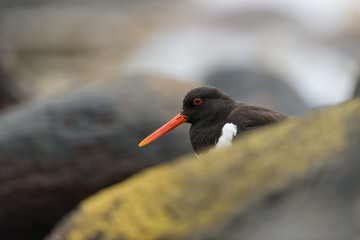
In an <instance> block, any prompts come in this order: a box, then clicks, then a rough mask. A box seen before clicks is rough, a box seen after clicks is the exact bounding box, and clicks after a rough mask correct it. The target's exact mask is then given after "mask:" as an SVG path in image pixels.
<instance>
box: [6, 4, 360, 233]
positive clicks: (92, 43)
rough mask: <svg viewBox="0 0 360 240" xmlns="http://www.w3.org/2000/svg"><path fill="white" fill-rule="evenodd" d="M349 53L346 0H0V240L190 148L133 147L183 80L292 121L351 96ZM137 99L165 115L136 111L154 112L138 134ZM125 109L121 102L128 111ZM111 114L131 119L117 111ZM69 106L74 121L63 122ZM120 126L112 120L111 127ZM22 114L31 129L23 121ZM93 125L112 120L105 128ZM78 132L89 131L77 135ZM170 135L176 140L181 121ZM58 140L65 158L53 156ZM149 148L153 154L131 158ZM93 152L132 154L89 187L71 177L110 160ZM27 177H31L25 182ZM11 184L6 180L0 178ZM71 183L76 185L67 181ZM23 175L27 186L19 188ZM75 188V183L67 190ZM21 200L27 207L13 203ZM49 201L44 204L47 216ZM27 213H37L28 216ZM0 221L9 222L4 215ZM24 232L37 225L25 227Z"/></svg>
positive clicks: (354, 68) (43, 225) (41, 228)
mask: <svg viewBox="0 0 360 240" xmlns="http://www.w3.org/2000/svg"><path fill="white" fill-rule="evenodd" d="M359 61H360V2H359V1H358V0H331V1H329V0H317V1H310V0H301V1H300V0H289V1H282V0H181V1H178V0H173V1H165V0H136V1H130V0H118V1H116V0H102V1H96V0H72V1H70V0H62V1H58V0H51V1H49V0H47V1H45V0H0V109H1V112H0V181H1V182H0V203H2V205H0V206H4V207H2V209H1V210H0V238H1V239H14V236H16V237H17V239H22V238H23V237H24V236H22V235H16V234H15V232H17V231H18V230H19V229H23V230H24V229H28V232H27V238H26V239H39V238H41V236H44V234H46V233H47V232H49V231H50V229H51V227H52V226H53V224H54V223H56V222H57V221H59V219H61V217H62V216H63V215H64V214H66V213H67V212H68V211H69V210H70V209H71V208H73V207H74V206H76V204H77V203H78V202H79V201H80V200H82V199H83V198H85V197H86V196H88V195H90V194H92V193H94V192H96V191H98V190H99V189H102V188H103V187H106V186H109V185H111V184H113V183H116V182H119V181H121V180H122V179H125V178H126V177H128V176H130V175H131V174H133V173H134V172H136V171H138V170H139V169H142V168H144V167H147V166H149V165H153V164H156V163H158V162H159V161H167V160H171V158H173V157H176V156H179V155H182V154H184V153H188V152H191V149H190V146H189V145H185V146H181V148H180V147H177V146H173V147H174V149H175V150H176V151H173V155H171V154H168V153H167V154H166V153H164V152H161V147H160V146H161V144H165V143H167V140H166V138H165V140H164V141H163V142H160V143H159V145H156V144H155V145H154V148H155V150H142V151H144V152H140V153H138V151H139V150H137V149H136V144H137V142H138V141H140V140H141V139H142V138H143V137H145V136H146V135H147V134H148V133H149V132H151V131H152V130H154V129H156V128H157V127H158V126H160V125H161V123H162V122H164V121H166V120H167V119H170V117H172V116H173V114H174V113H177V112H178V111H179V109H180V107H181V99H182V97H183V96H184V95H185V93H186V91H187V90H188V89H191V88H192V87H193V86H196V85H211V86H216V87H218V88H220V89H222V90H223V91H224V92H226V93H228V94H230V95H231V96H232V97H233V98H235V99H237V100H241V101H245V102H249V103H251V104H255V105H262V106H267V107H270V108H273V109H275V110H278V111H281V112H284V113H286V114H289V115H292V116H301V115H303V114H306V113H307V112H308V111H309V110H311V109H313V108H318V107H322V106H327V105H332V104H336V103H339V102H342V101H346V100H348V99H351V98H352V97H353V96H354V94H355V92H358V93H359V92H360V90H356V86H357V79H358V76H359V73H360V65H359ZM134 75H136V76H139V75H141V77H140V78H141V79H142V80H141V81H140V83H139V82H138V83H136V82H137V81H138V77H135V78H133V77H128V76H134ZM150 78H151V79H153V80H152V81H150V80H149V81H148V79H150ZM124 79H125V80H124ZM134 79H135V80H134ZM154 79H155V80H154ZM118 82H123V83H118ZM125 82H126V83H125ZM116 84H119V85H116ZM134 84H135V85H134ZM165 85H166V86H165ZM114 86H116V87H114ZM164 86H165V87H164ZM179 86H181V87H179ZM172 88H173V89H172ZM358 88H360V86H359V85H358ZM84 89H86V91H85V90H84ZM114 89H115V90H116V91H118V92H119V94H118V96H116V95H117V92H116V91H115V90H114ZM124 89H125V90H124ZM139 89H141V91H140V92H141V93H142V94H145V95H146V94H153V95H154V96H155V95H156V96H158V97H159V98H160V99H155V100H154V101H150V102H147V101H146V99H145V100H144V101H143V102H140V103H138V102H137V101H138V99H137V98H134V99H133V98H131V97H132V96H135V97H139V98H140V96H139V91H138V90H139ZM147 89H152V90H149V92H147ZM157 89H161V91H160V90H157ZM180 90H181V91H180ZM84 91H85V92H84ZM166 92H168V93H174V94H175V93H177V94H178V96H176V99H174V100H176V101H174V102H171V105H164V106H163V105H161V104H167V103H166V102H167V101H169V100H168V99H169V98H170V97H172V96H174V94H170V95H169V94H166ZM161 94H163V95H161ZM97 97H99V98H97ZM162 97H163V98H162ZM107 98H109V99H110V100H109V99H107ZM99 99H100V100H99ZM105 100H106V101H105ZM101 101H104V104H105V105H106V104H108V105H106V106H111V108H109V109H110V110H109V111H107V112H105V113H104V112H103V111H105V110H104V109H107V107H104V105H101V104H99V102H101ZM59 102H61V104H60V105H58V104H59ZM79 102H81V104H80V103H79ZM162 102H165V103H162ZM74 103H76V104H74ZM125 103H126V104H125ZM149 103H152V104H154V103H155V104H159V106H161V108H162V109H166V111H165V110H163V112H164V113H163V116H162V115H161V118H160V119H158V120H156V116H159V115H160V112H161V111H162V110H161V108H160V109H155V110H152V111H150V110H149V112H148V114H149V115H150V114H154V116H153V118H152V122H151V123H150V124H149V125H147V126H146V128H145V127H144V126H143V123H144V122H139V123H138V125H136V124H135V123H134V121H136V120H138V118H137V117H136V116H138V115H141V114H142V113H143V112H144V111H146V109H147V108H149V107H150V108H154V106H147V105H145V104H149ZM49 104H50V105H49ZM51 104H52V105H51ZM77 104H78V105H77ZM118 104H120V105H121V104H125V105H121V106H122V107H121V108H120V107H117V105H118ZM137 104H138V105H137ZM169 104H170V103H169ZM89 106H90V107H89ZM128 106H133V107H132V109H130V110H129V109H127V107H128ZM68 108H71V111H70V110H69V111H67V110H66V109H68ZM74 108H75V109H74ZM89 108H91V109H89ZM114 108H116V109H118V110H113V109H114ZM64 109H65V110H64ZM124 109H126V111H134V112H136V111H138V113H137V114H138V115H136V113H128V112H127V114H126V115H124V114H123V112H122V111H125V110H124ZM141 111H142V112H141ZM74 112H75V113H80V115H81V117H79V114H78V115H76V114H75V116H76V117H73V116H74ZM114 112H115V113H114ZM83 113H85V114H83ZM118 113H119V114H118ZM155 113H156V114H155ZM104 114H105V115H104ZM106 114H108V115H106ZM112 114H113V115H112ZM115 115H116V116H117V117H113V116H115ZM104 116H106V119H105V120H104ZM120 116H121V117H120ZM130 117H131V118H130ZM57 118H61V119H62V118H65V120H64V119H62V120H61V121H60V123H61V124H64V126H63V127H69V126H71V127H72V128H73V129H71V131H69V134H70V132H71V134H73V135H71V136H70V135H66V136H65V135H64V131H63V130H64V129H62V128H59V129H57V128H58V127H59V124H57V125H56V123H59V122H57ZM27 119H31V120H27ZM44 119H46V121H45V120H44ZM69 119H70V120H69ZM89 119H90V120H91V121H90V120H89ZM120 120H121V124H122V125H121V126H120V125H116V124H113V125H112V121H114V122H115V121H116V122H120ZM30 121H33V122H31V124H29V126H28V124H27V123H30ZM42 121H44V122H42ZM156 121H158V122H156ZM34 122H35V123H39V122H40V123H41V124H40V123H39V124H38V125H36V126H37V127H35V128H34V125H33V123H34ZM104 122H105V123H104ZM109 122H110V123H111V124H110V123H109ZM15 123H16V124H15ZM51 123H54V124H53V125H51ZM65 123H66V124H65ZM83 124H85V125H83ZM94 124H95V125H94ZM101 124H103V125H101ZM115 125H116V127H115V128H111V127H114V126H115ZM19 126H21V128H19ZM74 126H75V127H74ZM83 126H85V128H84V127H83ZM99 126H101V127H99ZM104 126H105V127H109V126H111V127H109V129H107V132H106V133H104V130H103V129H104V128H105V127H104ZM120 127H124V128H127V129H130V130H131V131H130V130H129V131H130V133H127V135H126V136H129V134H134V136H133V139H131V140H129V139H128V138H126V139H123V138H121V137H119V136H118V135H116V133H117V131H119V129H120ZM129 127H130V128H129ZM54 129H57V130H56V131H55V130H54ZM79 129H80V130H79ZM84 129H85V130H88V131H91V132H93V133H94V135H86V134H85V135H84V132H80V133H79V132H77V131H83V130H84ZM5 130H6V131H5ZM67 130H68V129H67ZM52 131H55V132H52ZM179 131H181V134H182V136H183V139H184V141H188V139H187V133H186V131H187V128H183V129H180V130H179ZM44 132H46V134H45V135H41V134H43V133H44ZM39 133H40V135H41V137H42V138H39ZM81 134H83V135H81ZM106 134H108V135H106ZM178 134H180V133H178ZM80 135H81V137H79V136H80ZM109 135H111V136H110V137H109ZM99 136H100V137H99ZM82 137H83V138H82ZM92 137H93V138H94V139H93V138H92ZM117 137H119V138H117ZM25 138H26V139H27V140H26V141H25V140H24V141H22V140H23V139H25ZM99 138H100V139H101V141H100V140H99ZM169 138H171V136H169ZM9 139H11V141H10V140H9ZM39 139H40V140H39ZM49 139H50V140H49ZM59 139H61V140H64V142H66V143H67V144H68V145H69V146H67V148H65V150H64V148H62V149H61V150H59V151H62V154H63V155H61V156H60V155H59V153H58V152H56V151H55V150H54V149H55V148H57V147H58V146H59V145H61V144H64V143H63V142H62V141H59ZM89 139H90V140H89ZM104 139H105V140H104ZM114 139H117V140H118V142H117V144H119V145H116V144H114V142H113V141H112V140H114ZM85 140H86V141H85ZM77 141H78V142H80V143H78V142H77ZM99 141H100V142H99ZM124 141H130V142H128V143H127V145H126V146H130V147H128V148H125V147H123V146H124V144H125V143H124ZM45 143H46V144H47V145H46V147H44V144H45ZM21 144H24V147H19V146H20V145H21ZM15 145H16V147H14V146H15ZM70 145H71V146H70ZM133 145H135V147H133ZM26 146H27V147H26ZM84 146H85V147H84ZM110 146H111V147H110ZM70 147H72V148H74V149H75V150H73V151H74V152H75V153H76V154H75V153H74V152H72V153H71V154H70V153H69V155H67V153H64V152H65V151H67V150H68V149H69V148H70ZM72 148H71V149H72ZM89 148H95V149H97V150H98V151H94V152H95V153H98V152H102V153H103V155H102V154H99V156H98V158H95V157H94V156H92V157H93V158H94V160H93V161H92V163H95V162H96V164H95V165H91V163H89V162H86V161H85V160H84V159H85V158H84V157H78V158H77V159H81V160H79V162H82V163H81V164H84V165H81V164H80V163H79V164H80V165H81V166H87V168H86V169H85V167H84V168H81V171H80V170H79V169H76V171H77V173H76V174H78V175H76V174H75V173H73V172H72V171H73V170H71V169H73V165H72V164H70V162H71V161H75V160H73V159H74V154H75V155H76V156H82V155H81V154H83V153H84V152H86V151H88V149H89ZM19 149H21V151H20V150H19ZM34 149H35V150H36V151H35V150H34ZM49 149H50V150H49ZM79 149H80V150H79ZM99 149H100V150H99ZM109 149H111V150H109ZM124 149H125V150H124ZM129 149H130V150H129ZM109 151H111V154H109ZM127 151H129V152H127ZM146 151H149V152H146ZM150 151H155V152H150ZM55 152H56V154H57V155H56V154H55ZM124 152H126V154H125V155H124ZM54 154H55V155H54ZM136 154H139V155H136ZM148 154H152V155H151V156H153V160H152V161H150V163H146V164H144V161H145V159H147V158H148V156H149V155H148ZM105 155H106V156H107V158H106V159H110V160H108V161H110V162H111V163H113V162H112V160H111V159H112V158H111V157H109V156H110V155H111V156H112V157H113V160H114V161H118V159H119V158H121V159H132V158H134V156H135V157H139V158H141V159H142V160H141V161H140V163H139V162H137V163H136V164H137V165H136V167H129V166H128V165H126V164H125V168H127V167H128V168H130V169H131V170H129V172H127V173H126V174H123V175H121V176H120V177H115V176H118V175H119V172H112V174H108V172H109V171H110V172H111V171H113V169H106V171H108V172H106V173H107V174H104V176H101V177H99V178H98V179H97V180H96V181H94V185H91V184H90V183H88V182H87V183H86V184H85V183H84V182H86V181H85V180H84V179H82V175H81V173H84V174H85V175H86V174H87V175H86V176H87V177H88V175H91V174H98V173H95V171H94V170H92V169H90V168H91V167H92V166H94V168H98V167H99V166H101V162H103V164H109V163H108V162H106V161H103V159H104V156H105ZM164 155H166V158H165V157H164V158H163V159H161V160H156V161H155V160H154V159H158V158H159V156H164ZM124 156H126V157H124ZM129 156H131V157H129ZM87 157H88V156H87ZM54 159H55V160H56V161H58V162H56V161H55V160H54ZM24 161H26V162H27V165H24V166H25V167H24V166H23V165H22V163H23V162H24ZM14 162H15V163H14ZM19 162H21V164H20V163H19ZM29 162H30V163H29ZM39 162H40V163H39ZM49 162H51V163H49ZM54 162H56V164H55V163H54ZM75 162H76V161H75ZM90 162H91V161H90ZM104 162H105V163H104ZM65 163H66V164H65ZM44 166H45V167H44ZM59 166H60V167H62V169H64V168H65V167H64V166H66V168H65V169H66V170H64V171H62V173H64V174H65V175H67V177H69V176H70V177H69V178H66V179H67V180H66V181H65V182H66V183H64V182H58V183H56V184H55V183H53V184H50V183H46V184H45V183H44V182H47V181H48V179H45V180H44V178H41V177H44V174H45V175H46V173H49V171H50V172H51V171H57V170H56V169H57V168H59ZM121 167H124V165H121ZM19 169H20V170H19ZM24 169H25V170H24ZM82 170H83V172H82ZM104 171H105V170H104ZM15 173H16V174H15ZM59 174H60V173H59ZM72 174H73V175H72ZM33 175H36V176H38V177H39V178H38V180H36V181H35V180H34V178H29V176H33ZM105 175H107V176H108V178H106V177H105ZM92 176H93V175H92ZM48 177H49V176H48ZM25 178H26V179H25ZM50 178H51V177H50ZM29 179H30V180H29ZM41 179H42V180H41ZM69 179H70V180H69ZM17 181H18V182H19V185H16V186H18V187H19V188H16V187H13V185H11V184H15V182H17ZM29 181H30V183H31V184H30V183H29ZM76 181H79V182H81V184H85V185H86V187H84V185H81V184H79V185H76V184H74V186H73V185H72V184H73V183H74V182H76ZM24 182H27V183H29V185H26V184H25V185H26V187H23V186H22V187H20V186H21V185H24ZM20 183H21V184H20ZM57 184H60V186H61V187H60V189H61V190H58V189H57V187H58V186H59V185H57ZM75 185H76V186H75ZM89 185H91V186H89ZM9 186H12V187H11V189H12V190H11V191H10V190H9V189H10V187H9ZM39 186H40V187H39ZM64 186H65V187H64ZM70 186H71V187H70ZM72 187H73V188H72ZM79 188H81V189H86V190H84V192H83V193H81V194H78V195H76V194H75V195H74V194H73V193H74V192H77V193H79V192H78V189H79ZM46 189H47V190H49V191H48V192H47V191H46ZM64 189H65V190H64ZM69 189H71V191H70V190H69ZM50 190H51V191H50ZM54 192H55V193H56V194H55V196H56V197H54V198H56V199H55V200H54V199H53V201H54V202H56V200H59V202H58V203H57V204H58V205H56V204H54V205H49V206H47V207H48V208H46V209H45V210H44V209H43V208H42V207H43V206H44V204H43V203H44V202H49V201H50V200H49V199H47V198H43V196H42V195H41V194H47V195H48V194H53V193H54ZM25 193H26V194H25ZM16 194H19V197H14V196H15V195H16ZM47 195H46V196H47ZM39 196H42V197H39ZM24 198H30V199H33V203H32V204H30V205H29V204H28V203H26V204H25V203H21V200H22V199H24ZM37 198H39V199H40V198H41V199H42V200H43V201H44V202H41V201H37V200H36V199H37ZM60 200H61V201H60ZM64 202H65V204H64ZM37 203H38V204H37ZM6 204H7V205H6ZM59 205H61V206H62V207H59ZM19 206H21V207H20V208H19ZM57 208H58V209H59V210H58V211H55V210H56V209H57ZM49 209H51V210H53V211H55V212H54V213H53V215H51V214H52V213H51V211H50V210H49ZM54 209H55V210H54ZM27 211H28V212H27ZM44 211H45V212H46V211H50V212H49V213H48V214H44ZM39 212H42V214H40V215H42V216H41V217H38V218H37V217H36V215H37V214H39ZM29 214H31V217H29V218H26V217H25V218H24V216H25V215H26V216H29ZM44 215H45V216H44ZM14 216H16V218H14ZM34 218H35V219H38V221H36V220H34ZM9 219H15V220H14V221H10V223H9ZM20 222H21V224H20ZM29 229H30V230H29ZM34 229H35V232H36V233H34V234H33V235H29V233H30V232H32V231H33V230H34ZM25 232H26V231H25ZM17 234H19V233H17Z"/></svg>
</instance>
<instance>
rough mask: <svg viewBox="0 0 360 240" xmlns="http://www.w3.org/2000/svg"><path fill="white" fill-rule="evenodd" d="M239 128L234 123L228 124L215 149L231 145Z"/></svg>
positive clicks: (224, 127) (223, 129)
mask: <svg viewBox="0 0 360 240" xmlns="http://www.w3.org/2000/svg"><path fill="white" fill-rule="evenodd" d="M236 133H237V126H236V125H235V124H233V123H226V124H225V125H224V126H223V128H222V132H221V136H220V138H219V141H218V142H217V143H216V146H215V149H219V148H222V147H224V146H229V145H231V142H232V140H233V138H234V137H235V136H236Z"/></svg>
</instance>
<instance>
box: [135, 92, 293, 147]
mask: <svg viewBox="0 0 360 240" xmlns="http://www.w3.org/2000/svg"><path fill="white" fill-rule="evenodd" d="M285 119H288V117H287V116H286V115H284V114H281V113H278V112H275V111H272V110H270V109H267V108H264V107H258V106H253V105H249V104H246V103H243V102H237V101H234V100H233V99H231V98H230V97H229V96H228V95H226V94H225V93H223V92H222V91H220V90H219V89H217V88H213V87H199V88H195V89H192V90H190V91H189V92H188V93H187V94H186V96H185V98H184V100H183V108H182V111H181V112H180V113H179V114H178V115H177V116H175V117H174V118H173V119H172V120H170V121H169V122H168V123H167V124H165V125H164V126H162V127H161V128H159V129H158V130H156V131H155V132H153V133H152V134H151V135H149V136H148V137H147V138H145V139H144V140H143V141H142V142H141V143H140V144H139V147H142V146H144V145H146V144H148V143H151V142H152V141H154V140H156V139H158V138H159V137H161V136H162V135H164V134H166V133H167V132H169V131H171V130H173V129H174V128H176V127H177V126H179V125H180V124H183V123H186V122H187V123H190V124H191V127H190V131H189V133H190V140H191V144H192V147H193V149H194V151H195V153H196V154H199V153H201V152H203V151H204V150H205V149H209V148H210V147H214V148H220V147H222V146H226V145H231V142H232V140H233V138H234V137H235V136H237V135H240V134H241V133H243V132H245V131H248V130H251V129H254V128H258V127H261V126H264V125H267V124H270V123H275V122H278V121H281V120H285Z"/></svg>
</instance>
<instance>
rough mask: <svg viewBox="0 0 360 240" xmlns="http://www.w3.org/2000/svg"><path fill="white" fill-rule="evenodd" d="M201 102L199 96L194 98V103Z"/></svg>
mask: <svg viewBox="0 0 360 240" xmlns="http://www.w3.org/2000/svg"><path fill="white" fill-rule="evenodd" d="M201 103H202V99H201V98H194V104H195V105H200V104H201Z"/></svg>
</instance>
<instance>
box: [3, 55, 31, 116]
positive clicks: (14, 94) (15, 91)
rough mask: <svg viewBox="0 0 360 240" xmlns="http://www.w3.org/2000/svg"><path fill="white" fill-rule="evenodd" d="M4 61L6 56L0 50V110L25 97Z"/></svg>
mask: <svg viewBox="0 0 360 240" xmlns="http://www.w3.org/2000/svg"><path fill="white" fill-rule="evenodd" d="M6 61H7V60H6V57H4V56H3V55H2V53H1V51H0V111H2V110H4V109H5V108H8V107H10V106H12V105H15V104H18V103H20V102H21V101H23V100H24V99H25V98H26V94H25V92H24V91H23V89H21V87H20V84H19V81H18V80H17V79H16V78H15V77H14V74H13V70H10V69H7V67H6V65H7V64H6ZM8 65H10V64H8Z"/></svg>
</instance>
